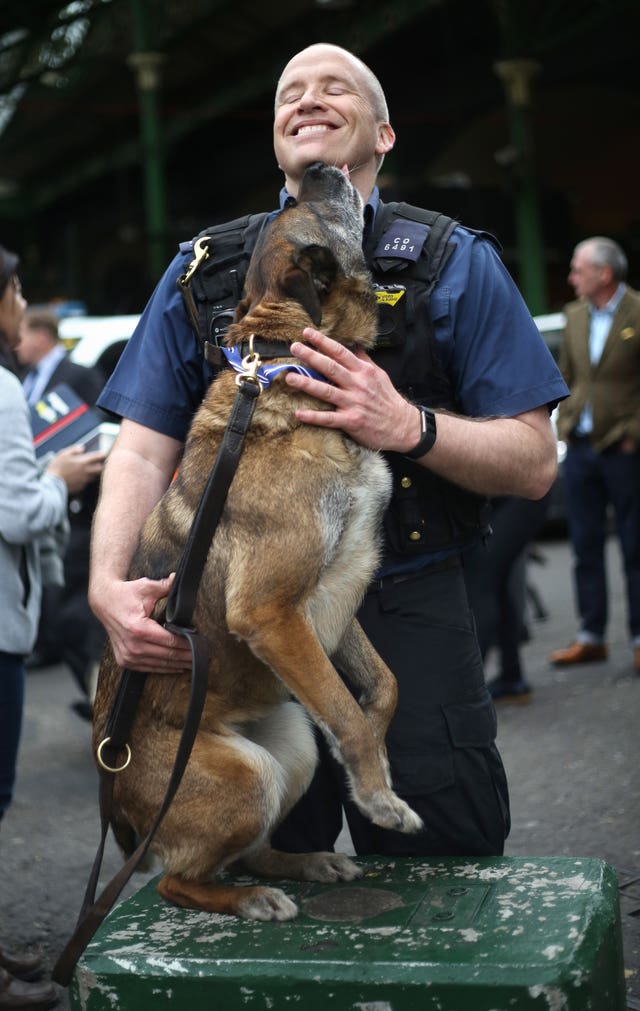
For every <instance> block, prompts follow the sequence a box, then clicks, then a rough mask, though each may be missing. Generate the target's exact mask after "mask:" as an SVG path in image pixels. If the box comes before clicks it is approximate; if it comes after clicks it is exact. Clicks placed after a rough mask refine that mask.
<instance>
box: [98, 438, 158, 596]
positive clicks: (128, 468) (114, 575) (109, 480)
mask: <svg viewBox="0 0 640 1011" xmlns="http://www.w3.org/2000/svg"><path fill="white" fill-rule="evenodd" d="M165 488H166V479H164V477H163V475H161V474H160V472H159V471H158V470H157V469H156V468H155V467H153V465H152V464H149V463H148V462H146V461H141V460H140V458H139V457H137V456H135V455H134V454H132V453H130V452H128V451H127V450H122V451H118V450H115V449H114V450H113V451H112V454H111V456H110V458H109V460H108V462H107V466H106V468H105V471H104V475H103V479H102V488H101V493H100V500H99V502H98V507H97V509H96V512H95V516H94V521H93V531H92V538H91V578H90V585H89V594H90V597H93V596H94V595H95V594H96V593H98V594H100V593H101V592H103V589H102V588H105V587H106V586H108V584H110V583H112V582H114V581H118V580H123V579H126V578H127V575H128V572H129V567H130V564H131V559H132V558H133V554H134V552H135V549H136V547H137V544H138V539H139V536H140V530H141V527H142V525H143V523H144V521H145V519H146V517H147V516H148V515H149V513H150V512H151V511H152V509H153V507H154V506H155V505H156V503H157V502H158V501H159V499H160V498H161V496H162V494H163V492H164V490H165Z"/></svg>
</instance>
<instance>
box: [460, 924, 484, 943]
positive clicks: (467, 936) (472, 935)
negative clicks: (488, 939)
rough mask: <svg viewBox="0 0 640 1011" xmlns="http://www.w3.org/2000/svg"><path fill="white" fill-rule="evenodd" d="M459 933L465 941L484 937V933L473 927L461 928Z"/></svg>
mask: <svg viewBox="0 0 640 1011" xmlns="http://www.w3.org/2000/svg"><path fill="white" fill-rule="evenodd" d="M458 933H459V934H460V937H462V938H464V940H465V941H479V940H480V938H481V937H482V934H479V933H478V931H477V930H473V929H472V928H471V927H469V928H468V929H467V930H459V931H458Z"/></svg>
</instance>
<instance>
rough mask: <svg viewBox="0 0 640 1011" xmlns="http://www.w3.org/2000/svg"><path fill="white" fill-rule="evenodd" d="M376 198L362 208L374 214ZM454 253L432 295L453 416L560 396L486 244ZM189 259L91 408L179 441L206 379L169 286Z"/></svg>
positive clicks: (543, 349) (473, 242)
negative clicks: (457, 406)
mask: <svg viewBox="0 0 640 1011" xmlns="http://www.w3.org/2000/svg"><path fill="white" fill-rule="evenodd" d="M377 203H378V194H377V191H375V192H374V195H373V197H372V200H371V205H372V210H373V212H375V209H376V207H377ZM452 241H453V242H454V243H455V250H454V252H453V254H452V256H451V257H450V258H449V260H448V262H447V264H446V266H445V269H444V271H443V273H442V276H441V278H440V281H439V283H438V285H437V286H436V288H435V289H434V291H433V293H432V296H431V312H432V317H433V323H434V331H435V339H436V341H437V342H438V345H439V348H440V359H441V361H442V362H443V364H445V365H446V366H447V367H448V368H449V370H450V374H451V376H452V377H453V382H454V389H455V393H456V398H457V400H458V403H459V404H460V405H461V411H462V413H464V414H466V415H468V416H470V417H480V418H481V417H489V416H499V417H500V416H501V417H511V416H513V415H515V414H520V413H522V412H523V411H529V410H533V408H535V407H540V406H541V405H542V404H549V405H550V408H551V407H553V406H555V404H556V403H557V402H558V401H559V400H561V399H563V398H564V397H566V396H567V395H568V392H569V391H568V389H567V387H566V385H565V383H564V381H563V379H562V377H561V375H560V372H559V371H558V368H557V366H556V364H555V362H554V361H553V358H552V356H551V353H550V352H549V350H548V348H547V346H546V344H545V343H544V341H543V339H542V337H541V336H540V334H539V332H538V330H537V328H536V326H535V324H534V322H533V320H532V318H531V315H530V314H529V311H528V309H527V308H526V306H525V304H524V301H523V299H522V297H521V295H520V293H519V292H518V290H517V288H516V286H515V284H514V283H513V280H512V279H511V277H510V275H509V273H508V271H507V270H506V269H505V267H504V265H503V264H502V261H501V260H500V257H499V255H498V253H497V250H496V249H495V247H494V245H493V243H492V242H490V241H488V240H487V239H486V238H483V237H482V236H481V235H478V234H476V233H474V232H471V231H469V230H468V229H466V228H463V227H461V226H459V227H458V228H456V230H455V232H454V233H453V237H452ZM190 260H191V254H190V253H189V252H186V253H179V254H178V255H177V256H176V257H175V258H174V260H173V261H172V262H171V263H170V264H169V267H168V268H167V270H166V272H165V274H164V276H163V277H162V278H161V280H160V282H159V283H158V286H157V288H156V289H155V291H154V293H153V295H152V297H151V299H150V301H149V303H148V304H147V307H146V309H145V310H144V313H143V314H142V317H141V319H140V322H139V323H138V326H137V327H136V330H135V332H134V333H133V335H132V337H131V339H130V340H129V342H128V344H127V346H126V348H125V350H124V352H123V354H122V356H121V358H120V361H119V362H118V365H117V367H116V369H115V371H114V373H113V375H112V376H111V378H110V380H109V382H108V383H107V385H106V387H105V389H104V391H103V393H102V395H101V397H100V399H99V401H98V404H99V406H100V407H104V408H106V409H107V410H109V411H112V412H113V413H115V414H118V415H120V416H121V417H123V418H129V419H130V420H132V421H136V422H138V423H140V424H142V425H145V426H147V427H148V428H152V429H154V430H156V431H158V432H162V433H163V434H164V435H167V436H170V437H171V438H173V439H177V440H179V441H181V442H182V441H184V439H185V438H186V435H187V432H188V430H189V426H190V423H191V419H192V417H193V414H194V413H195V411H196V410H197V409H198V407H199V405H200V403H201V402H202V399H203V397H204V395H205V392H206V389H207V385H208V382H209V379H210V374H209V369H208V366H207V365H206V363H205V362H204V358H203V354H202V350H201V347H200V344H199V342H198V339H197V337H196V335H195V333H194V331H193V328H192V326H191V323H190V321H189V318H188V316H187V314H186V311H185V308H184V305H183V302H182V296H181V294H180V291H179V289H178V287H177V284H176V281H177V278H178V277H179V276H180V275H181V274H183V273H184V272H185V270H186V267H187V265H188V263H189V262H190Z"/></svg>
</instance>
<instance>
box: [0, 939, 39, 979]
mask: <svg viewBox="0 0 640 1011" xmlns="http://www.w3.org/2000/svg"><path fill="white" fill-rule="evenodd" d="M0 969H6V970H7V972H8V973H10V974H11V975H12V976H17V978H18V979H24V980H27V982H29V983H31V982H33V980H34V979H39V978H40V976H42V973H43V972H44V962H43V959H42V955H40V954H38V953H37V952H32V953H31V954H28V955H27V954H26V953H21V954H18V953H17V952H14V951H7V949H6V948H3V947H2V945H0Z"/></svg>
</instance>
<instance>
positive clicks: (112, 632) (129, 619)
mask: <svg viewBox="0 0 640 1011" xmlns="http://www.w3.org/2000/svg"><path fill="white" fill-rule="evenodd" d="M173 579H174V574H172V575H170V576H168V577H167V578H166V579H158V580H154V579H134V580H130V581H128V582H122V583H118V584H117V593H114V594H113V595H112V599H111V604H110V607H109V611H108V612H107V611H103V612H102V613H101V614H98V617H99V618H100V620H101V621H102V622H103V624H104V626H105V628H106V630H107V632H108V634H109V638H110V639H111V644H112V646H113V652H114V656H115V658H116V660H117V662H118V664H119V665H120V666H121V667H128V668H129V669H130V670H141V671H150V672H151V673H154V674H182V673H183V672H185V671H190V670H191V649H190V647H189V644H188V642H187V640H186V639H184V638H183V637H182V636H180V635H174V634H173V633H172V632H168V631H167V630H166V629H165V628H163V626H162V625H160V624H159V623H158V622H157V621H156V620H155V619H154V618H152V617H151V615H152V613H153V611H154V609H155V606H156V604H157V602H158V601H159V600H162V599H163V598H164V597H166V596H167V594H168V593H169V590H170V588H171V584H172V582H173ZM116 598H117V604H116V603H115V599H116ZM96 613H97V611H96Z"/></svg>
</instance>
